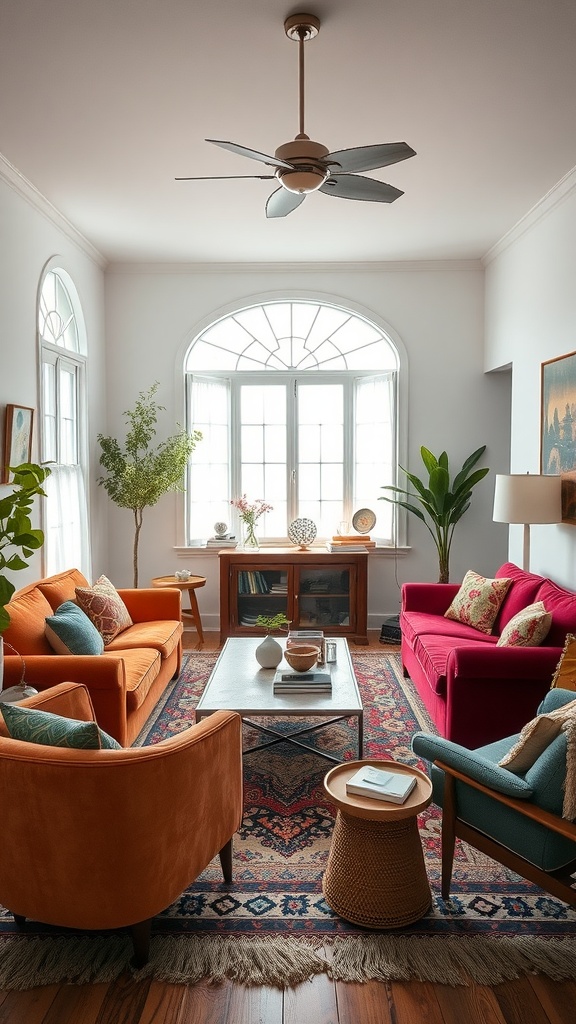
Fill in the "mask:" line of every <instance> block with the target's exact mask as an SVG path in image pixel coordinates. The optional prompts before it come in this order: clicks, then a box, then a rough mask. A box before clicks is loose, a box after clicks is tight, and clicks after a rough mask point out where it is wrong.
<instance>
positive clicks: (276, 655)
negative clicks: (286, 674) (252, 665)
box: [255, 635, 282, 668]
mask: <svg viewBox="0 0 576 1024" xmlns="http://www.w3.org/2000/svg"><path fill="white" fill-rule="evenodd" d="M255 654H256V661H257V662H258V664H259V665H260V666H261V667H262V668H278V665H279V664H280V662H281V661H282V648H281V646H280V644H279V643H278V641H277V640H275V639H274V637H273V636H270V635H268V636H265V637H264V639H263V641H262V643H261V644H259V645H258V647H257V648H256V651H255Z"/></svg>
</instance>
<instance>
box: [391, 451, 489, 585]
mask: <svg viewBox="0 0 576 1024" xmlns="http://www.w3.org/2000/svg"><path fill="white" fill-rule="evenodd" d="M485 451H486V445H485V444H484V445H482V447H481V448H477V449H476V451H475V452H472V455H469V456H468V458H467V459H466V460H465V462H464V464H463V466H462V468H461V470H460V471H459V472H458V473H457V474H456V476H455V477H454V479H453V480H452V479H451V476H450V467H449V465H448V456H447V454H446V452H442V454H441V455H439V456H438V458H436V456H435V455H433V454H432V452H431V451H429V450H428V448H425V447H424V446H422V448H421V449H420V455H421V456H422V461H423V463H424V466H425V468H426V471H427V473H428V480H427V481H424V480H421V479H420V478H419V477H417V476H416V474H415V473H409V472H408V470H407V469H404V467H403V466H400V467H399V468H400V469H401V470H402V472H403V473H404V474H405V475H406V478H407V480H408V482H409V484H410V485H411V487H412V490H410V488H405V487H394V486H393V485H391V484H389V485H387V486H386V487H383V488H382V490H384V491H390V492H391V494H390V495H388V494H383V495H381V497H380V498H379V499H378V500H379V501H390V502H392V504H393V505H397V506H400V507H401V508H405V509H406V511H407V512H410V513H411V514H412V515H414V516H416V517H417V518H418V519H420V520H421V521H422V522H423V523H424V526H425V527H426V529H427V530H428V532H429V533H430V535H431V537H432V540H433V541H434V544H435V545H436V550H437V551H438V569H439V576H438V582H439V583H448V582H449V580H450V548H451V546H452V537H453V535H454V528H455V526H456V523H458V522H459V521H460V519H461V518H462V516H463V515H464V513H465V512H467V511H468V509H469V508H470V499H471V497H472V489H473V488H474V487H475V486H476V484H478V483H480V481H481V480H483V479H484V477H485V476H486V474H487V473H489V472H490V470H489V469H488V468H483V469H476V470H475V469H474V466H475V465H476V463H477V462H478V461H479V460H480V459H481V458H482V456H483V454H484V452H485Z"/></svg>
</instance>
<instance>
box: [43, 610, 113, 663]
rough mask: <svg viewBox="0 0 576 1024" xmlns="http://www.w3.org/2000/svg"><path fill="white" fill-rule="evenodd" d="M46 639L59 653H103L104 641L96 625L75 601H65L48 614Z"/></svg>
mask: <svg viewBox="0 0 576 1024" xmlns="http://www.w3.org/2000/svg"><path fill="white" fill-rule="evenodd" d="M45 634H46V639H47V641H48V643H49V644H50V647H51V648H52V649H53V650H54V651H56V653H57V654H102V651H103V650H104V641H103V639H102V637H101V636H100V633H99V632H98V630H97V629H96V626H95V625H94V623H93V622H91V620H90V619H89V618H88V616H87V615H86V612H83V611H82V609H81V608H79V607H78V605H77V604H74V602H73V601H64V603H63V604H61V605H60V607H59V608H57V609H56V611H55V612H54V615H48V616H47V618H46V628H45Z"/></svg>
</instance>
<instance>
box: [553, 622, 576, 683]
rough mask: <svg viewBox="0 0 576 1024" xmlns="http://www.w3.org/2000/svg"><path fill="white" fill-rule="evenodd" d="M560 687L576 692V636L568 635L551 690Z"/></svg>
mask: <svg viewBox="0 0 576 1024" xmlns="http://www.w3.org/2000/svg"><path fill="white" fill-rule="evenodd" d="M555 686H559V687H560V689H562V690H576V636H574V633H568V634H567V636H566V643H565V644H564V650H563V651H562V656H561V658H560V661H559V662H558V664H557V666H556V671H555V673H554V678H553V679H552V684H551V687H550V688H551V689H552V688H553V687H555Z"/></svg>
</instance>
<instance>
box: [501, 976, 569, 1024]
mask: <svg viewBox="0 0 576 1024" xmlns="http://www.w3.org/2000/svg"><path fill="white" fill-rule="evenodd" d="M492 992H493V994H494V997H495V999H496V1000H497V1002H498V1006H499V1007H500V1010H501V1012H502V1016H503V1017H504V1020H505V1021H506V1024H527V1022H529V1024H549V1019H548V1015H547V1013H546V1011H545V1010H544V1009H543V1007H542V1004H541V1003H540V1001H539V1000H538V999H535V998H534V989H533V988H532V985H531V984H530V981H529V979H528V978H527V977H523V978H516V979H515V980H514V981H508V982H506V984H504V985H494V987H493V989H492ZM575 1018H576V1009H573V1011H572V1018H571V1020H572V1021H574V1019H575Z"/></svg>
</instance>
